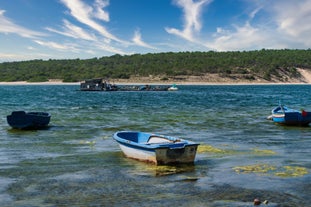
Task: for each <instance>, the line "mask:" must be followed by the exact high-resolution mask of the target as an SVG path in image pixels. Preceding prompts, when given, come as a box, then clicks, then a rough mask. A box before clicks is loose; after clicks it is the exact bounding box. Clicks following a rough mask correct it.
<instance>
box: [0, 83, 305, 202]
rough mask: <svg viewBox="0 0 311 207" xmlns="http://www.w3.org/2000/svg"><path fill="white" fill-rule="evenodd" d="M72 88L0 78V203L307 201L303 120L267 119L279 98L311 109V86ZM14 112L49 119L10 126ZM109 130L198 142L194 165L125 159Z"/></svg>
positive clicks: (294, 105) (295, 106) (285, 102)
mask: <svg viewBox="0 0 311 207" xmlns="http://www.w3.org/2000/svg"><path fill="white" fill-rule="evenodd" d="M78 89H79V87H78V86H72V85H71V86H68V85H66V86H36V85H27V86H4V85H2V86H0V206H192V207H195V206H212V207H222V206H243V207H244V206H253V200H254V198H259V199H260V200H262V201H263V200H269V204H268V206H290V207H293V206H297V207H298V206H299V207H301V206H310V195H311V182H310V181H311V176H310V173H311V152H310V148H311V127H304V128H301V127H283V126H278V125H275V124H273V123H272V122H271V121H269V120H267V119H266V117H267V116H268V115H269V114H270V112H271V110H272V108H273V107H274V106H276V105H277V104H278V102H279V100H281V101H282V103H284V104H286V105H288V106H290V107H293V108H297V109H300V108H302V107H303V108H304V109H306V110H311V86H310V85H276V86H179V89H180V90H179V91H176V92H81V91H78ZM14 110H25V111H47V112H50V113H51V115H52V119H51V122H50V127H49V128H48V129H47V130H37V131H35V130H34V131H20V130H12V129H11V128H10V127H9V126H8V124H7V122H6V115H8V114H10V113H11V112H12V111H14ZM118 130H138V131H145V132H154V133H160V134H165V135H170V136H176V137H181V138H185V139H190V140H192V141H195V142H198V143H200V147H199V151H198V154H197V157H196V160H195V163H194V165H190V166H189V165H188V166H187V165H186V166H166V167H165V166H154V165H152V164H147V163H143V162H138V161H135V160H131V159H127V158H125V157H124V156H123V154H122V152H121V151H120V149H119V146H118V145H117V144H116V142H115V141H114V140H113V139H112V134H113V133H114V132H116V131H118Z"/></svg>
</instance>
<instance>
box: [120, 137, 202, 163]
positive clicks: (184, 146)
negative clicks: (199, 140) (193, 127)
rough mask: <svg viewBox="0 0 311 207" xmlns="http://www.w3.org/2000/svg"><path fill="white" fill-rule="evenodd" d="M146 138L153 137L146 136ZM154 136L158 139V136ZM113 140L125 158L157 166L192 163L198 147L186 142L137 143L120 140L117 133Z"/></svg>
mask: <svg viewBox="0 0 311 207" xmlns="http://www.w3.org/2000/svg"><path fill="white" fill-rule="evenodd" d="M139 133H141V132H139ZM145 134H146V133H145ZM147 136H150V137H154V136H155V135H153V134H147ZM156 136H157V137H159V135H156ZM163 137H165V136H161V138H163ZM114 139H115V140H116V141H117V142H118V143H119V146H120V149H121V150H122V152H123V153H124V155H125V156H126V157H129V158H132V159H136V160H140V161H145V162H152V163H155V164H157V165H167V164H177V163H193V162H194V160H195V156H196V152H197V147H198V145H199V144H196V143H194V142H190V141H186V140H180V141H178V142H173V141H172V142H166V143H160V142H154V143H151V142H149V143H148V142H147V143H138V142H133V141H130V140H122V139H120V137H118V133H116V134H115V135H114Z"/></svg>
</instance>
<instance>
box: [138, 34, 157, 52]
mask: <svg viewBox="0 0 311 207" xmlns="http://www.w3.org/2000/svg"><path fill="white" fill-rule="evenodd" d="M132 40H133V42H134V43H135V44H136V45H138V46H141V47H146V48H149V49H156V48H155V47H153V46H151V45H149V44H148V43H146V42H144V41H143V40H142V38H141V34H140V31H139V30H136V31H135V34H134V37H133V39H132Z"/></svg>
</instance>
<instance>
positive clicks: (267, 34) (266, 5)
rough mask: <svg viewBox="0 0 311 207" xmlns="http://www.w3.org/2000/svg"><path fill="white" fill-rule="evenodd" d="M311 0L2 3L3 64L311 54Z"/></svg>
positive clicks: (28, 0)
mask: <svg viewBox="0 0 311 207" xmlns="http://www.w3.org/2000/svg"><path fill="white" fill-rule="evenodd" d="M310 22H311V1H310V0H0V62H4V61H20V60H32V59H44V60H46V59H75V58H80V59H86V58H93V57H102V56H111V55H114V54H121V55H131V54H136V53H139V54H146V53H160V52H181V51H210V50H213V51H244V50H245V51H249V50H260V49H262V48H265V49H284V48H286V49H308V48H311V38H310V34H311V24H310Z"/></svg>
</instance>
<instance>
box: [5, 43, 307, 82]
mask: <svg viewBox="0 0 311 207" xmlns="http://www.w3.org/2000/svg"><path fill="white" fill-rule="evenodd" d="M296 68H311V50H310V49H308V50H287V49H286V50H265V49H263V50H258V51H243V52H214V51H209V52H178V53H173V52H169V53H155V54H144V55H141V54H133V55H126V56H121V55H113V56H110V57H101V58H92V59H85V60H81V59H71V60H69V59H64V60H52V59H50V60H30V61H19V62H4V63H1V64H0V74H1V75H0V81H9V82H10V81H28V82H42V81H43V82H44V81H48V80H50V79H61V80H63V81H64V82H77V81H81V80H84V79H89V78H95V77H96V78H99V77H100V78H107V79H108V78H109V79H130V78H132V77H136V78H139V77H148V76H158V77H161V80H168V79H171V78H176V77H179V76H202V75H204V74H219V75H221V76H224V77H226V76H228V77H231V76H232V74H235V77H242V78H244V79H249V80H253V79H256V78H261V79H264V80H267V81H269V80H271V78H272V77H273V78H274V79H279V80H283V79H282V76H284V74H286V76H287V77H294V78H295V77H297V76H299V75H300V74H299V73H298V72H297V70H296Z"/></svg>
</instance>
